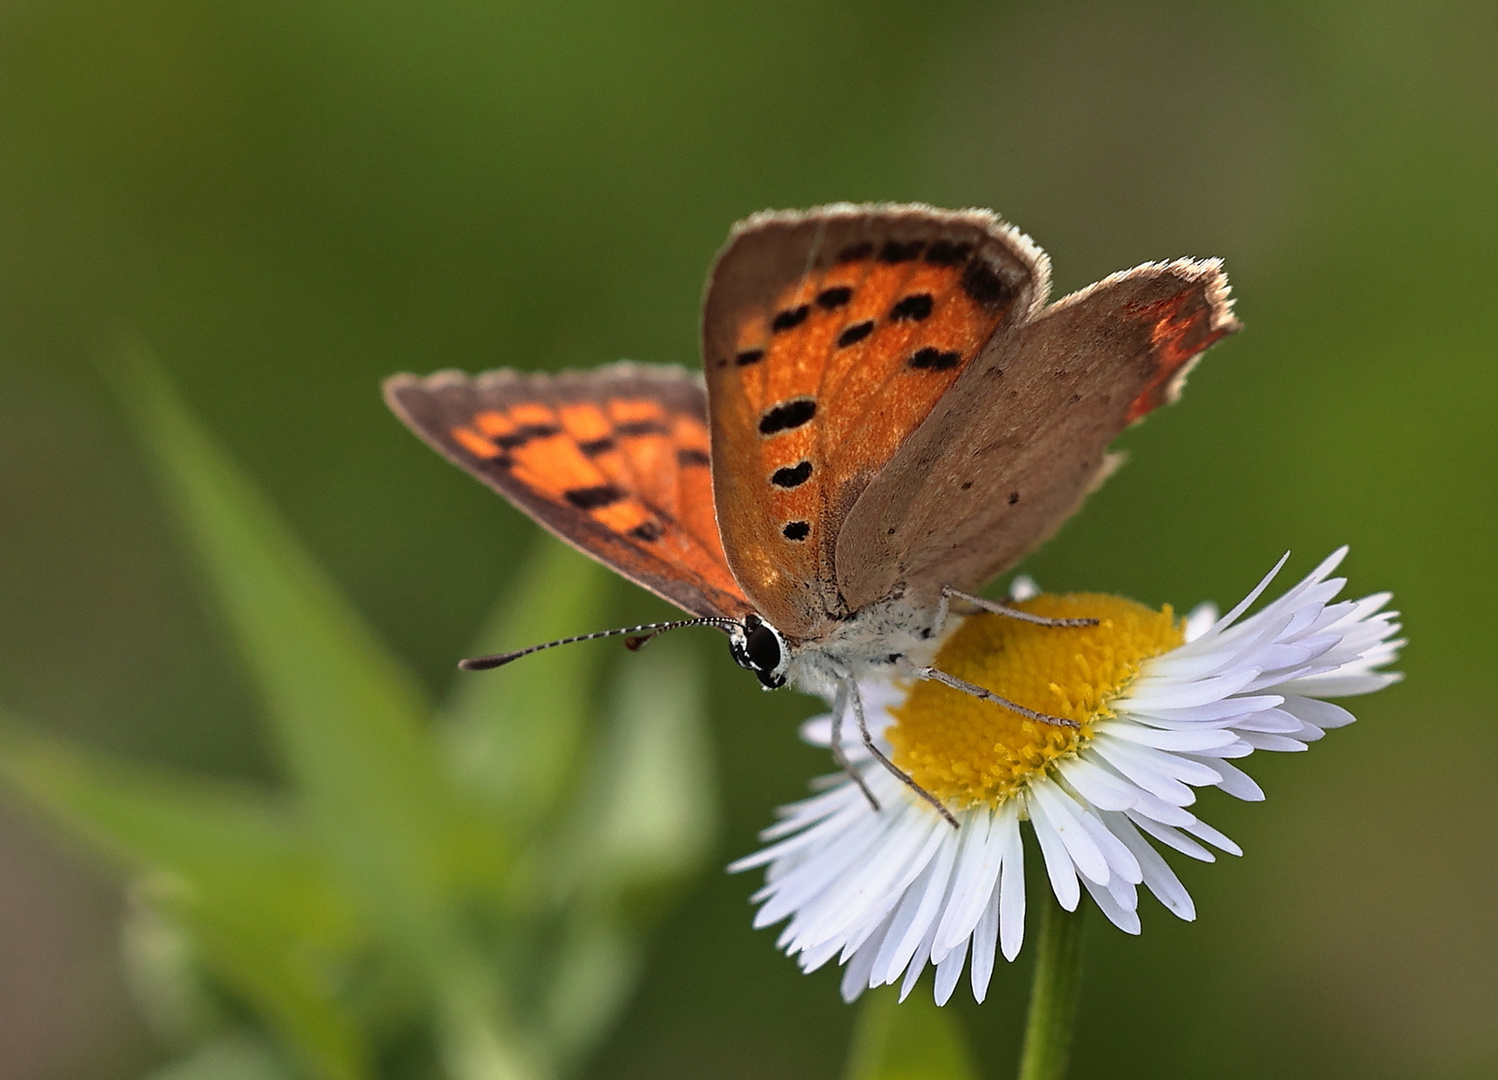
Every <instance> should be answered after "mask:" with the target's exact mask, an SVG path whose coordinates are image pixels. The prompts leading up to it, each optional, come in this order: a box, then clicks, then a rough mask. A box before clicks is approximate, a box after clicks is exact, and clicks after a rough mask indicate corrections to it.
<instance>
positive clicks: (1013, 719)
mask: <svg viewBox="0 0 1498 1080" xmlns="http://www.w3.org/2000/svg"><path fill="white" fill-rule="evenodd" d="M1346 554H1347V549H1346V548H1343V549H1341V550H1339V551H1337V552H1335V553H1333V554H1332V555H1331V556H1330V557H1328V558H1327V559H1326V560H1325V561H1324V562H1322V563H1321V565H1320V566H1318V567H1316V569H1315V570H1313V571H1312V572H1311V573H1310V574H1308V575H1307V576H1306V577H1305V579H1304V580H1302V581H1301V582H1300V583H1299V584H1297V585H1295V586H1294V587H1293V588H1291V589H1290V590H1289V591H1288V592H1286V593H1285V594H1284V595H1283V596H1281V597H1279V598H1278V599H1277V600H1274V601H1272V602H1271V603H1268V604H1266V605H1265V606H1264V607H1263V608H1262V609H1261V610H1260V611H1258V612H1257V613H1255V614H1254V615H1251V616H1249V617H1247V618H1244V613H1245V612H1246V611H1247V610H1248V608H1249V607H1250V606H1251V605H1252V604H1253V603H1254V602H1255V601H1256V600H1258V598H1259V596H1260V595H1261V594H1262V593H1263V592H1264V590H1265V589H1266V588H1267V587H1268V586H1269V584H1270V582H1271V581H1272V580H1273V579H1274V577H1275V575H1276V574H1277V573H1278V572H1279V570H1280V568H1281V567H1282V566H1284V563H1285V560H1284V559H1281V560H1280V562H1279V564H1278V565H1277V566H1275V568H1274V569H1273V570H1272V571H1270V573H1269V574H1268V575H1267V576H1266V577H1265V578H1264V580H1263V581H1261V582H1260V583H1259V584H1258V586H1257V587H1256V588H1255V589H1254V590H1253V591H1252V592H1251V593H1249V594H1248V596H1247V597H1245V598H1244V600H1243V601H1242V603H1240V604H1238V606H1237V607H1235V608H1233V610H1232V611H1230V612H1228V613H1227V614H1226V615H1224V616H1222V617H1221V618H1218V617H1217V612H1216V610H1215V609H1214V608H1212V607H1210V606H1207V605H1204V606H1203V607H1201V608H1198V609H1197V610H1196V611H1195V612H1193V613H1192V614H1191V615H1190V617H1188V618H1186V619H1184V620H1180V619H1177V618H1176V617H1175V616H1174V615H1173V613H1172V611H1171V609H1170V608H1169V607H1166V608H1165V609H1164V610H1163V611H1154V610H1152V609H1150V608H1147V607H1143V606H1141V605H1139V604H1136V603H1134V602H1132V601H1129V600H1124V599H1121V598H1119V597H1115V596H1106V595H1092V594H1081V595H1065V596H1060V595H1044V594H1040V595H1035V594H1034V588H1033V585H1031V586H1029V587H1021V588H1017V589H1015V590H1014V592H1015V594H1016V597H1015V601H1016V602H1015V605H1014V606H1016V607H1019V608H1021V609H1023V610H1025V611H1029V612H1032V613H1034V614H1037V615H1043V616H1048V617H1052V618H1074V617H1078V616H1087V617H1093V618H1097V619H1098V620H1099V622H1098V624H1097V625H1096V626H1090V627H1082V628H1078V627H1048V626H1041V625H1037V624H1034V623H1029V622H1023V621H1020V620H1017V619H1013V618H1008V617H1004V616H999V615H992V614H979V615H974V616H970V617H968V618H966V619H964V620H963V621H962V622H961V624H960V625H959V626H958V627H957V628H956V629H955V630H954V631H953V632H952V633H951V634H950V635H949V636H948V637H947V638H946V639H945V641H944V643H943V645H942V647H941V649H940V651H939V653H938V654H937V658H936V666H937V667H938V668H939V669H941V670H943V671H946V672H949V673H950V674H952V675H955V676H957V677H958V678H960V679H965V680H967V681H969V682H973V683H977V684H979V685H981V686H984V687H987V688H988V689H990V690H992V691H993V692H994V693H996V694H999V695H1002V696H1003V697H1005V698H1007V699H1009V700H1010V701H1013V702H1016V703H1018V704H1021V705H1025V706H1028V707H1030V708H1032V709H1035V710H1038V711H1041V712H1045V713H1049V714H1051V715H1057V716H1062V717H1066V718H1068V719H1071V720H1074V721H1075V722H1076V723H1077V724H1078V725H1079V728H1078V729H1077V730H1073V729H1070V728H1063V727H1059V726H1056V725H1049V724H1044V723H1037V722H1035V721H1033V720H1030V719H1027V718H1025V717H1023V716H1021V715H1019V714H1017V713H1014V712H1010V711H1008V710H1005V709H1002V708H1000V707H998V706H996V705H994V704H993V703H991V702H987V701H982V700H979V699H978V698H975V697H972V696H970V695H968V694H964V693H961V692H959V691H957V690H953V689H951V688H949V687H947V686H944V685H941V684H940V683H935V682H915V683H906V682H903V681H900V680H894V679H884V680H872V679H871V680H866V681H864V682H862V683H860V689H861V691H862V694H863V699H864V703H865V709H866V713H867V716H868V722H869V726H870V730H871V732H872V733H873V735H874V736H875V738H876V741H877V742H878V743H879V745H880V748H881V749H882V750H883V751H884V752H885V753H886V754H888V755H889V756H890V757H891V758H893V760H894V761H895V763H896V764H897V765H899V766H900V767H901V768H902V769H904V770H905V771H906V772H907V773H909V774H910V775H911V776H912V777H913V778H914V779H915V781H916V782H917V783H919V784H920V785H921V787H923V788H924V789H925V790H926V791H929V792H931V793H933V794H934V795H936V796H937V797H938V798H939V799H940V800H941V801H942V803H943V804H944V805H945V806H946V807H947V808H948V809H949V810H950V811H951V812H952V814H953V815H954V816H955V817H956V819H957V822H958V827H957V828H956V829H953V828H952V827H951V825H950V824H949V823H948V822H947V821H945V820H943V818H942V817H941V816H940V815H939V814H938V813H937V812H936V811H935V809H934V808H933V807H932V806H931V805H930V804H928V803H927V802H925V801H923V800H922V799H920V798H919V797H917V796H916V795H915V794H914V793H913V792H911V791H910V790H909V789H908V788H907V787H906V786H905V785H904V784H902V783H901V782H900V781H899V779H898V778H896V777H894V776H893V775H891V774H890V773H889V772H888V771H887V770H886V769H884V768H882V767H881V766H880V765H879V764H878V763H877V762H875V761H874V760H873V759H872V758H871V757H870V756H869V754H868V753H867V751H865V750H864V748H863V747H862V745H861V743H860V742H859V739H858V736H857V734H856V732H850V731H849V728H851V727H852V726H853V725H852V724H851V723H847V724H845V725H844V728H843V731H844V734H843V737H842V738H843V741H844V743H845V746H844V751H845V753H846V754H847V756H848V757H849V759H850V760H851V761H852V762H853V767H854V768H855V770H856V771H858V772H859V773H860V775H861V776H862V779H863V781H864V783H866V784H867V785H868V787H869V789H870V791H871V792H872V793H873V795H874V796H875V797H876V798H877V799H878V801H879V805H880V807H881V809H880V810H879V811H878V812H877V813H876V812H874V811H873V810H871V809H870V807H869V804H868V802H867V801H866V800H865V798H864V796H863V794H862V793H861V792H860V791H859V788H858V786H857V785H856V784H855V783H853V782H852V780H851V779H849V778H848V777H846V776H840V777H830V778H826V779H824V780H823V781H822V782H821V783H822V786H823V787H824V788H825V790H823V791H821V793H820V794H817V795H815V796H814V797H812V798H809V799H806V800H805V801H803V802H799V803H796V804H794V805H792V806H789V807H785V808H784V809H783V810H782V811H781V815H782V817H781V820H780V822H779V823H778V824H776V825H775V826H773V827H772V828H770V829H768V830H766V831H765V832H764V833H763V834H762V839H763V840H764V841H766V842H767V845H768V846H766V847H765V848H764V849H763V850H761V851H759V852H758V853H756V854H754V855H751V856H749V857H748V858H745V859H741V860H739V861H738V862H736V863H734V864H733V866H732V867H730V869H731V870H734V871H740V870H747V869H749V868H751V867H758V866H765V867H767V868H768V869H767V871H766V881H765V885H764V887H763V888H761V889H760V890H759V891H758V892H757V893H756V894H755V896H754V900H755V902H756V903H758V904H759V905H760V907H759V910H758V912H757V913H756V916H755V920H754V921H755V925H756V926H769V925H773V924H775V923H779V922H781V921H782V920H785V919H789V920H790V921H789V922H788V923H787V925H786V926H785V928H784V930H783V932H782V933H781V935H780V940H779V945H780V947H782V948H784V949H785V950H786V952H788V953H790V954H791V955H794V956H795V957H796V958H797V961H798V963H799V964H800V966H801V967H802V969H803V970H806V971H812V970H814V969H816V968H819V967H821V966H822V965H823V964H825V963H827V962H828V961H829V960H832V959H833V958H834V957H835V958H837V960H838V961H839V963H841V964H843V965H844V975H843V982H842V992H843V996H844V998H845V999H847V1000H849V1001H852V1000H853V999H854V998H856V997H858V996H859V994H861V993H862V992H863V991H864V989H865V988H867V987H875V986H881V985H884V984H888V983H895V982H899V983H900V984H901V990H900V993H901V997H902V998H903V997H904V996H905V995H906V994H908V993H909V992H910V990H911V988H912V987H913V986H914V985H915V983H916V981H917V980H918V979H919V978H920V975H921V972H922V971H923V970H924V969H925V967H926V965H927V964H928V963H929V964H934V965H935V967H936V1000H937V1002H938V1004H942V1003H945V1002H946V1001H947V999H948V998H949V997H950V996H951V995H952V992H953V990H954V989H955V987H956V985H957V982H958V980H959V979H960V978H961V975H962V972H963V970H964V967H966V968H967V970H968V971H969V974H970V980H971V984H972V989H973V996H974V997H975V998H977V1000H979V1001H982V1000H983V998H984V996H985V994H986V993H987V990H988V984H989V979H990V976H991V975H992V973H993V966H994V958H995V955H996V953H999V952H1002V953H1003V955H1004V958H1005V959H1006V960H1013V959H1014V957H1015V956H1017V955H1018V953H1019V951H1020V945H1021V943H1022V941H1023V939H1024V933H1025V881H1024V840H1023V838H1022V837H1023V835H1024V832H1028V833H1029V834H1030V835H1031V836H1032V837H1033V839H1034V841H1035V842H1036V843H1038V844H1039V845H1040V852H1041V855H1042V856H1043V860H1044V864H1045V869H1046V874H1047V876H1048V877H1049V879H1050V887H1051V889H1052V891H1053V892H1054V893H1055V896H1056V900H1057V901H1058V902H1059V904H1060V906H1061V907H1063V908H1065V909H1066V910H1068V911H1071V910H1075V909H1076V907H1077V904H1078V902H1079V901H1080V900H1081V894H1082V890H1083V889H1085V890H1086V891H1087V892H1088V893H1089V894H1090V895H1091V896H1092V899H1093V900H1094V902H1096V904H1097V906H1098V907H1099V908H1100V909H1101V910H1102V911H1103V913H1104V914H1105V915H1106V916H1107V917H1108V919H1109V921H1110V922H1112V923H1113V924H1114V925H1115V926H1117V927H1119V929H1121V930H1124V931H1125V932H1127V933H1130V934H1137V933H1138V932H1139V928H1140V923H1139V913H1138V905H1139V886H1140V885H1143V886H1144V887H1145V888H1147V889H1148V890H1149V891H1150V892H1152V893H1153V894H1154V895H1155V896H1156V898H1158V899H1159V901H1160V902H1161V903H1162V904H1164V905H1165V907H1166V908H1168V909H1169V910H1170V911H1172V912H1174V913H1175V914H1176V915H1177V916H1179V917H1180V918H1182V919H1192V918H1194V917H1195V908H1194V906H1193V905H1192V902H1191V897H1190V895H1189V894H1188V893H1187V892H1186V889H1185V888H1184V887H1183V886H1182V884H1181V882H1180V879H1179V878H1177V877H1176V875H1175V873H1174V872H1173V871H1172V870H1171V868H1170V866H1169V865H1168V864H1167V863H1166V861H1165V859H1164V858H1163V857H1162V856H1161V854H1160V851H1159V850H1158V849H1159V848H1160V847H1165V848H1173V849H1175V850H1176V851H1178V852H1181V853H1182V854H1184V855H1189V856H1191V857H1193V858H1196V859H1201V860H1203V861H1207V862H1210V861H1212V860H1213V858H1214V856H1213V853H1212V851H1211V848H1216V849H1217V850H1219V851H1225V852H1228V853H1230V854H1233V855H1237V854H1240V853H1241V852H1240V849H1239V848H1238V846H1237V845H1236V844H1234V843H1233V841H1232V840H1230V839H1228V838H1227V837H1226V836H1224V835H1223V834H1222V833H1220V832H1218V831H1217V830H1216V829H1214V828H1212V827H1211V826H1210V825H1208V824H1207V823H1206V822H1204V821H1202V820H1200V819H1199V818H1198V817H1197V816H1196V815H1195V814H1193V813H1192V812H1191V811H1190V810H1188V809H1187V807H1189V806H1191V804H1192V803H1193V802H1195V800H1196V791H1195V790H1194V789H1195V788H1198V787H1208V786H1212V787H1218V788H1221V789H1222V790H1223V791H1226V792H1227V793H1228V794H1229V795H1233V796H1236V797H1238V798H1240V799H1247V800H1258V799H1262V798H1263V797H1264V793H1263V791H1262V790H1261V789H1260V788H1259V786H1258V785H1257V784H1256V783H1254V781H1253V780H1252V779H1250V778H1249V776H1248V775H1247V774H1246V773H1244V772H1243V771H1242V770H1241V769H1240V768H1239V767H1238V766H1237V765H1236V764H1234V762H1235V761H1238V760H1241V759H1242V758H1246V757H1248V756H1249V755H1250V754H1252V753H1253V752H1254V751H1255V750H1282V751H1293V750H1304V749H1306V748H1307V745H1308V744H1309V743H1312V742H1315V741H1316V740H1318V739H1320V738H1321V737H1322V735H1323V734H1324V733H1325V731H1326V730H1327V729H1328V728H1336V727H1342V726H1343V725H1345V724H1349V723H1351V722H1352V720H1353V716H1352V714H1351V713H1349V712H1347V711H1346V710H1345V709H1343V708H1342V707H1341V706H1338V705H1334V704H1331V703H1330V702H1328V701H1326V700H1324V699H1325V698H1328V697H1342V696H1347V695H1353V694H1366V693H1370V692H1372V691H1374V690H1378V689H1380V688H1382V687H1384V686H1387V685H1389V684H1390V683H1392V682H1395V681H1396V680H1397V679H1398V678H1399V676H1398V675H1397V674H1394V673H1390V672H1386V671H1381V670H1379V669H1380V668H1381V667H1382V666H1383V665H1385V664H1387V663H1389V662H1390V661H1392V660H1393V659H1394V658H1395V656H1396V654H1397V653H1398V650H1399V647H1400V646H1401V645H1402V644H1403V641H1402V640H1395V638H1394V635H1395V634H1396V633H1397V632H1398V631H1399V624H1398V623H1397V622H1396V621H1395V619H1396V616H1397V613H1396V612H1392V611H1384V610H1383V607H1384V605H1385V604H1386V603H1388V601H1389V599H1390V594H1388V593H1376V594H1374V595H1372V596H1368V597H1365V598H1364V599H1362V600H1344V601H1340V602H1334V598H1335V597H1336V596H1337V594H1338V593H1339V592H1341V590H1342V587H1343V585H1344V584H1346V582H1345V579H1343V578H1334V577H1331V576H1330V575H1331V574H1332V572H1333V571H1334V570H1335V569H1336V568H1337V565H1338V564H1339V563H1341V561H1342V559H1343V557H1344V556H1345V555H1346ZM831 727H832V725H831V717H830V716H822V717H818V718H815V719H813V720H811V721H808V722H807V724H806V726H805V727H804V728H803V737H805V738H806V739H807V741H809V742H812V743H814V744H817V745H821V746H829V745H830V743H831ZM1023 822H1029V829H1028V830H1023V831H1022V829H1021V823H1023Z"/></svg>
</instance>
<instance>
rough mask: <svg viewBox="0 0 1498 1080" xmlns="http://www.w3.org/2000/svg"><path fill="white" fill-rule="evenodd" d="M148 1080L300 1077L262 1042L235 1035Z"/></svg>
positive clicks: (282, 1079) (288, 1079)
mask: <svg viewBox="0 0 1498 1080" xmlns="http://www.w3.org/2000/svg"><path fill="white" fill-rule="evenodd" d="M147 1080H296V1074H295V1073H294V1072H292V1071H291V1070H290V1069H288V1068H287V1066H286V1063H285V1062H284V1061H282V1060H281V1058H280V1057H279V1056H278V1055H277V1054H276V1053H275V1051H274V1050H273V1049H272V1048H271V1047H269V1046H267V1045H266V1044H265V1043H264V1042H262V1041H261V1040H259V1039H256V1038H254V1037H252V1036H248V1035H231V1036H227V1037H225V1038H222V1039H219V1040H217V1041H215V1042H211V1043H208V1044H207V1045H205V1046H201V1047H199V1048H198V1049H197V1050H195V1051H193V1052H192V1053H191V1054H189V1055H188V1056H187V1057H185V1058H183V1059H182V1060H181V1061H177V1062H173V1063H172V1064H171V1065H168V1066H167V1067H166V1068H164V1069H158V1070H157V1071H155V1072H153V1073H151V1075H150V1076H149V1077H148V1078H147Z"/></svg>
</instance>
